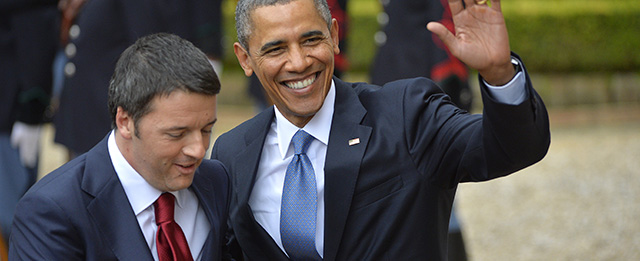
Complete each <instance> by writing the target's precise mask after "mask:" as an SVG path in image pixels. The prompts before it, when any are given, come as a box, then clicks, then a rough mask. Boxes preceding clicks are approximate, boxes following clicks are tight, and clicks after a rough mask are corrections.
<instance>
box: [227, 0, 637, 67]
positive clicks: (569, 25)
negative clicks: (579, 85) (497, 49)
mask: <svg viewBox="0 0 640 261" xmlns="http://www.w3.org/2000/svg"><path fill="white" fill-rule="evenodd" d="M234 4H235V1H226V4H225V21H226V24H225V30H226V32H227V38H226V41H225V42H226V43H225V48H226V49H225V51H226V52H225V54H226V57H225V63H226V64H227V68H229V69H233V68H238V69H239V66H238V65H237V61H236V59H235V55H234V54H233V47H232V44H233V42H234V41H235V29H234V24H233V8H234V6H233V5H234ZM502 6H503V11H504V13H505V20H506V23H507V27H508V29H509V38H510V44H511V49H512V50H514V51H515V52H516V53H518V54H519V55H521V56H522V57H523V59H525V60H526V64H527V68H528V69H529V70H530V71H534V72H620V71H623V72H638V71H640V1H639V0H617V1H616V0H608V1H607V0H602V1H592V0H582V1H578V0H553V1H543V0H538V1H530V0H503V1H502ZM378 10H379V3H378V1H377V0H352V2H351V3H350V4H349V14H350V30H349V39H348V41H349V46H348V50H347V52H348V56H349V59H350V63H351V70H352V71H360V72H366V71H368V68H369V65H370V63H371V61H372V60H373V55H374V53H375V50H376V46H375V44H374V42H373V34H374V33H375V32H376V31H377V30H378V29H379V28H378V23H377V21H376V18H375V15H376V14H377V12H378ZM425 24H426V22H425ZM425 30H426V29H425Z"/></svg>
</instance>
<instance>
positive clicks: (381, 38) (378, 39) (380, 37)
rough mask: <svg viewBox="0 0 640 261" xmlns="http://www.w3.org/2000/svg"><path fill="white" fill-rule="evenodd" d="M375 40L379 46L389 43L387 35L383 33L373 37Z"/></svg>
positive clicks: (379, 32) (377, 33)
mask: <svg viewBox="0 0 640 261" xmlns="http://www.w3.org/2000/svg"><path fill="white" fill-rule="evenodd" d="M373 39H374V40H375V41H376V44H377V45H378V46H382V45H384V44H385V43H386V42H387V34H386V33H384V32H383V31H377V32H376V33H375V34H374V35H373Z"/></svg>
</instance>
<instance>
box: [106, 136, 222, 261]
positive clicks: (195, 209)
mask: <svg viewBox="0 0 640 261" xmlns="http://www.w3.org/2000/svg"><path fill="white" fill-rule="evenodd" d="M107 146H108V149H109V156H110V157H111V163H112V164H113V168H114V169H115V171H116V173H117V175H118V179H120V183H121V184H122V187H123V188H124V192H125V194H126V195H127V199H129V204H130V205H131V208H132V209H133V213H135V215H136V218H137V219H138V225H139V226H140V229H141V230H142V234H144V238H145V241H146V242H147V245H148V246H149V249H150V250H151V254H152V255H153V259H154V260H158V250H157V248H156V231H157V230H158V226H157V225H156V218H155V213H154V207H153V203H154V202H155V201H156V200H157V199H158V197H160V194H162V191H160V190H158V189H156V188H154V187H152V186H151V185H149V183H147V181H146V180H145V179H144V178H142V176H140V174H138V172H137V171H136V170H135V169H133V167H131V165H130V164H129V162H127V160H126V159H125V158H124V156H123V155H122V153H121V152H120V150H119V149H118V146H117V145H116V139H115V133H114V132H113V131H112V132H111V134H109V140H108V143H107ZM171 194H173V195H174V196H175V197H176V204H175V214H174V219H175V221H176V223H178V225H180V228H181V229H182V231H183V232H184V236H185V237H186V238H187V243H188V244H189V249H190V250H191V256H193V259H194V260H200V259H201V257H202V256H201V255H202V247H203V246H204V242H205V241H206V240H207V236H208V234H209V230H210V229H211V224H209V220H208V219H207V215H206V214H205V213H204V210H202V207H200V204H199V201H198V198H197V197H196V195H195V194H194V193H193V191H191V189H183V190H179V191H172V192H171Z"/></svg>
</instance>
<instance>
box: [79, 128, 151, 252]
mask: <svg viewBox="0 0 640 261" xmlns="http://www.w3.org/2000/svg"><path fill="white" fill-rule="evenodd" d="M107 137H108V136H107ZM86 161H87V162H86V166H85V173H84V178H83V180H82V185H81V186H82V189H83V190H84V191H85V192H87V193H88V194H90V195H92V196H93V197H94V199H93V200H91V201H90V202H89V204H88V205H87V211H88V212H89V214H90V215H91V217H92V218H93V221H94V224H96V226H97V227H98V229H99V230H100V232H101V233H102V235H103V237H104V241H105V242H106V243H107V244H108V245H109V246H110V247H111V250H112V251H113V253H114V255H115V256H116V257H117V258H118V259H120V260H152V259H153V256H152V255H151V251H150V250H149V246H148V245H147V243H146V241H145V240H144V235H143V234H142V231H141V230H140V226H139V225H138V221H137V220H136V217H135V214H134V213H133V210H132V209H131V205H130V204H129V200H128V199H127V196H126V194H125V192H124V189H123V188H122V184H120V180H119V179H118V176H117V175H116V173H115V170H114V169H113V166H112V164H111V158H110V157H109V154H108V149H107V138H105V139H103V140H102V141H101V142H100V143H99V144H98V146H96V147H95V148H93V149H92V150H91V151H89V153H88V154H87V158H86Z"/></svg>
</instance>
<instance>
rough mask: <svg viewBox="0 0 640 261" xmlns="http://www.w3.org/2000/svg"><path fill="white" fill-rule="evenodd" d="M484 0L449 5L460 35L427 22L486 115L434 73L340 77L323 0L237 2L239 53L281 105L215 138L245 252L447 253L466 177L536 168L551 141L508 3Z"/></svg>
mask: <svg viewBox="0 0 640 261" xmlns="http://www.w3.org/2000/svg"><path fill="white" fill-rule="evenodd" d="M485 2H486V1H484V2H482V3H475V2H474V1H472V0H464V3H463V1H462V0H450V1H449V5H450V7H451V11H452V15H453V20H454V24H455V32H456V34H455V35H454V34H452V33H451V32H449V31H448V30H447V29H446V28H445V27H444V25H442V24H440V23H433V22H432V23H429V24H428V29H429V30H430V31H432V32H434V33H436V34H437V35H438V36H439V37H440V38H441V39H442V40H443V42H444V43H446V44H447V46H448V47H449V49H450V50H451V52H452V53H453V54H454V55H456V57H457V58H458V59H460V60H461V61H463V62H465V63H466V64H467V65H468V66H470V67H471V68H473V69H476V70H477V71H478V72H479V75H480V79H479V83H480V88H481V93H482V97H483V101H484V112H483V115H471V114H469V113H468V112H466V111H464V110H462V109H459V108H458V107H456V106H455V105H454V104H453V103H452V102H451V101H450V99H449V97H448V96H447V95H445V93H444V92H443V91H442V90H441V89H440V88H439V87H438V86H436V85H435V84H434V83H433V82H432V81H430V80H428V79H425V78H415V79H406V80H400V81H395V82H391V83H388V84H385V85H384V86H376V85H369V84H365V83H348V82H344V81H341V80H340V79H338V78H336V77H332V74H333V70H334V60H333V59H334V58H333V57H334V54H336V53H337V52H339V51H340V50H339V48H338V24H337V22H336V20H335V19H333V20H332V19H331V14H330V13H329V8H328V7H327V3H326V1H325V0H239V1H238V5H237V7H236V30H237V35H238V42H237V43H235V44H234V51H235V54H236V56H237V58H238V61H239V62H240V65H241V66H242V69H243V70H244V72H245V74H246V75H247V76H250V75H252V74H255V75H257V77H258V78H259V80H260V82H261V84H262V85H263V86H264V89H265V91H266V93H267V94H268V95H269V98H270V99H271V100H272V101H273V102H274V104H275V106H274V107H273V108H272V109H268V110H265V111H264V112H262V113H261V114H258V115H257V116H255V117H254V118H252V119H250V120H248V121H247V122H245V123H243V124H241V125H240V126H238V127H236V128H234V129H233V130H231V131H229V132H228V133H225V134H223V135H222V136H220V137H219V138H218V139H217V140H216V143H215V145H214V148H213V152H212V158H215V159H218V160H220V161H222V162H223V163H224V164H225V166H226V167H227V168H228V170H229V173H230V175H231V182H232V187H233V192H232V196H231V205H230V213H231V214H230V219H229V220H230V222H229V224H230V230H229V231H230V232H231V233H230V237H229V238H230V240H229V242H228V245H229V246H230V249H231V250H232V253H233V255H234V256H235V257H236V258H239V259H240V258H245V259H248V260H287V259H290V260H320V259H324V260H444V259H446V256H447V249H446V242H447V228H448V222H449V217H450V213H451V206H452V203H453V198H454V196H455V191H456V188H457V186H458V184H459V183H460V182H469V181H473V182H478V181H486V180H490V179H494V178H498V177H502V176H506V175H509V174H511V173H513V172H515V171H518V170H520V169H522V168H525V167H527V166H529V165H531V164H534V163H535V162H537V161H539V160H540V159H542V158H543V157H544V155H545V154H546V152H547V149H548V147H549V143H550V135H549V122H548V116H547V112H546V109H545V107H544V104H543V103H542V101H541V99H540V97H539V96H538V94H537V93H536V92H535V90H534V89H533V87H532V86H531V82H530V80H529V77H528V74H527V73H526V70H525V68H524V66H523V64H522V62H521V61H520V59H519V58H518V57H517V56H516V55H515V54H513V53H511V50H510V47H509V41H508V36H507V28H506V25H505V23H504V18H503V16H502V13H501V11H500V1H499V0H494V1H491V6H488V5H487V4H486V3H485ZM427 22H428V21H425V24H427ZM425 30H426V29H425Z"/></svg>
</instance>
